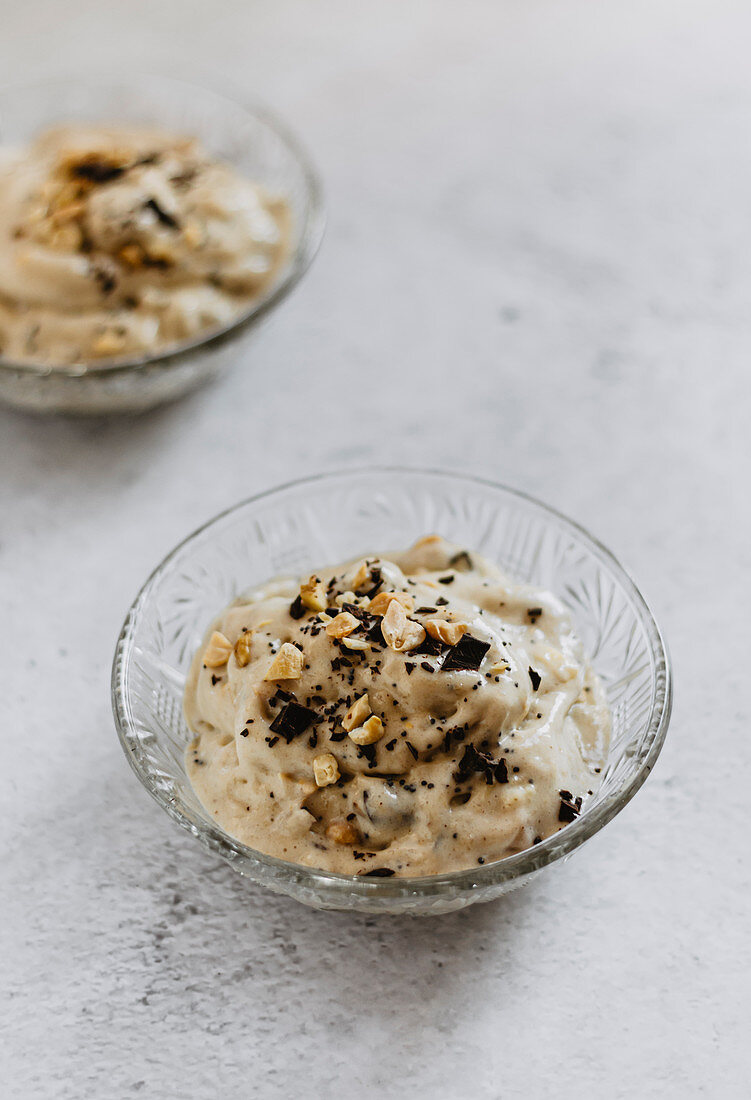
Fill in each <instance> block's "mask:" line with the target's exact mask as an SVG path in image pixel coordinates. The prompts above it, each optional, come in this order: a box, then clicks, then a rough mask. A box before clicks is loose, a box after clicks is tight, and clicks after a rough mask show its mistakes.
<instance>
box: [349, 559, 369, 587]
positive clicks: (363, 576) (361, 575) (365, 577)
mask: <svg viewBox="0 0 751 1100" xmlns="http://www.w3.org/2000/svg"><path fill="white" fill-rule="evenodd" d="M369 580H370V566H369V565H368V563H367V561H361V562H360V567H359V568H358V570H357V572H356V573H355V575H354V577H353V578H352V587H353V588H354V589H357V588H362V586H363V585H364V584H367V583H368V581H369Z"/></svg>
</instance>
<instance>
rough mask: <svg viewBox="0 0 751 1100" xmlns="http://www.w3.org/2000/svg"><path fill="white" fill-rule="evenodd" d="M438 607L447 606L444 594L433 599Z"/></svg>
mask: <svg viewBox="0 0 751 1100" xmlns="http://www.w3.org/2000/svg"><path fill="white" fill-rule="evenodd" d="M435 602H436V604H437V606H438V607H448V605H449V602H448V600H447V599H446V597H445V596H439V597H438V599H437V600H436V601H435Z"/></svg>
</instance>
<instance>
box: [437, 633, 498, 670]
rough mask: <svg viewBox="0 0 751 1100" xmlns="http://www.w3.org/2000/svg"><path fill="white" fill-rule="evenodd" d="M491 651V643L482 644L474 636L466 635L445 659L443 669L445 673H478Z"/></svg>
mask: <svg viewBox="0 0 751 1100" xmlns="http://www.w3.org/2000/svg"><path fill="white" fill-rule="evenodd" d="M489 649H490V642H481V641H480V639H479V638H475V637H473V635H472V634H464V635H463V636H462V637H461V638H460V639H459V641H458V642H457V643H456V645H455V646H452V647H451V649H450V650H449V651H448V653H447V654H446V656H445V657H444V660H443V664H442V665H441V668H442V670H443V671H444V672H450V671H451V670H452V669H456V670H462V671H466V672H476V671H477V669H478V668H479V667H480V665H481V664H482V662H483V658H484V657H485V654H486V653H487V652H488V650H489Z"/></svg>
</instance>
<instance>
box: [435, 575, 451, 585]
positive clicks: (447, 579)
mask: <svg viewBox="0 0 751 1100" xmlns="http://www.w3.org/2000/svg"><path fill="white" fill-rule="evenodd" d="M454 579H455V578H454V576H453V574H451V573H449V574H448V576H446V577H438V583H439V584H453V583H454Z"/></svg>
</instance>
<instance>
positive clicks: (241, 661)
mask: <svg viewBox="0 0 751 1100" xmlns="http://www.w3.org/2000/svg"><path fill="white" fill-rule="evenodd" d="M252 637H253V631H252V630H244V631H243V633H242V634H241V635H240V637H239V638H238V639H237V641H236V642H235V660H236V661H237V663H238V665H239V666H240V668H245V666H246V665H247V664H250V643H251V639H252Z"/></svg>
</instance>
